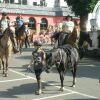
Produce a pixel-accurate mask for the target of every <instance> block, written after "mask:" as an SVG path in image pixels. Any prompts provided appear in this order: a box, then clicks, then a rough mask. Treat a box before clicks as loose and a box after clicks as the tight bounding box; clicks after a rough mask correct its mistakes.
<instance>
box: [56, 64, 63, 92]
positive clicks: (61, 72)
mask: <svg viewBox="0 0 100 100" xmlns="http://www.w3.org/2000/svg"><path fill="white" fill-rule="evenodd" d="M60 67H62V66H59V68H58V67H57V70H58V72H59V75H60V81H61V88H60V89H59V91H63V90H64V89H63V87H64V84H63V82H64V71H63V70H62V68H60Z"/></svg>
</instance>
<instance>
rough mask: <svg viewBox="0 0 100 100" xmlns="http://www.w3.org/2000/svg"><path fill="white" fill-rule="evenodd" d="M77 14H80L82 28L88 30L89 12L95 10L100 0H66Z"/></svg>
mask: <svg viewBox="0 0 100 100" xmlns="http://www.w3.org/2000/svg"><path fill="white" fill-rule="evenodd" d="M65 1H66V2H67V4H68V5H69V6H70V7H71V9H72V11H73V12H74V13H75V15H77V16H80V29H81V31H86V23H87V20H88V14H89V13H90V12H92V11H93V9H94V7H95V5H96V3H97V2H98V1H99V0H65Z"/></svg>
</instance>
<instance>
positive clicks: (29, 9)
mask: <svg viewBox="0 0 100 100" xmlns="http://www.w3.org/2000/svg"><path fill="white" fill-rule="evenodd" d="M0 12H7V13H21V14H34V15H49V16H67V15H71V16H74V13H72V11H71V10H70V8H69V7H54V8H49V7H42V6H30V5H19V4H3V3H2V4H0Z"/></svg>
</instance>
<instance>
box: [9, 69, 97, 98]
mask: <svg viewBox="0 0 100 100" xmlns="http://www.w3.org/2000/svg"><path fill="white" fill-rule="evenodd" d="M10 71H12V72H14V73H16V74H19V75H22V76H26V75H25V74H23V73H21V72H17V71H15V70H12V69H10ZM26 77H27V78H30V79H33V80H36V78H34V77H31V76H26ZM42 82H43V83H47V84H49V85H51V86H54V87H56V88H60V86H55V84H50V83H48V82H46V81H42ZM64 90H66V91H68V92H71V93H76V94H79V95H82V96H85V97H89V98H93V99H98V97H95V96H91V95H87V94H84V93H80V92H77V91H73V90H70V89H66V88H64Z"/></svg>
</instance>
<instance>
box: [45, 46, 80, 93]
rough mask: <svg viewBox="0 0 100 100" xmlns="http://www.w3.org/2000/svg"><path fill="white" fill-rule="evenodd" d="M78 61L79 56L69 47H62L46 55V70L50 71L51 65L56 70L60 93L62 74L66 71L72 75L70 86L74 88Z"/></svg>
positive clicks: (75, 50)
mask: <svg viewBox="0 0 100 100" xmlns="http://www.w3.org/2000/svg"><path fill="white" fill-rule="evenodd" d="M69 48H70V51H69ZM70 52H71V54H70ZM69 56H70V58H69ZM78 59H79V55H78V51H77V49H76V48H73V47H71V46H70V45H64V46H62V47H59V48H57V49H53V50H51V51H50V53H49V54H47V57H46V63H47V68H48V69H50V68H51V67H52V65H56V67H57V70H58V72H59V75H60V80H61V88H60V91H63V87H64V85H63V81H64V74H65V72H66V71H67V70H68V69H70V70H71V72H72V75H73V84H72V86H73V87H75V77H76V70H77V64H78Z"/></svg>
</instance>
